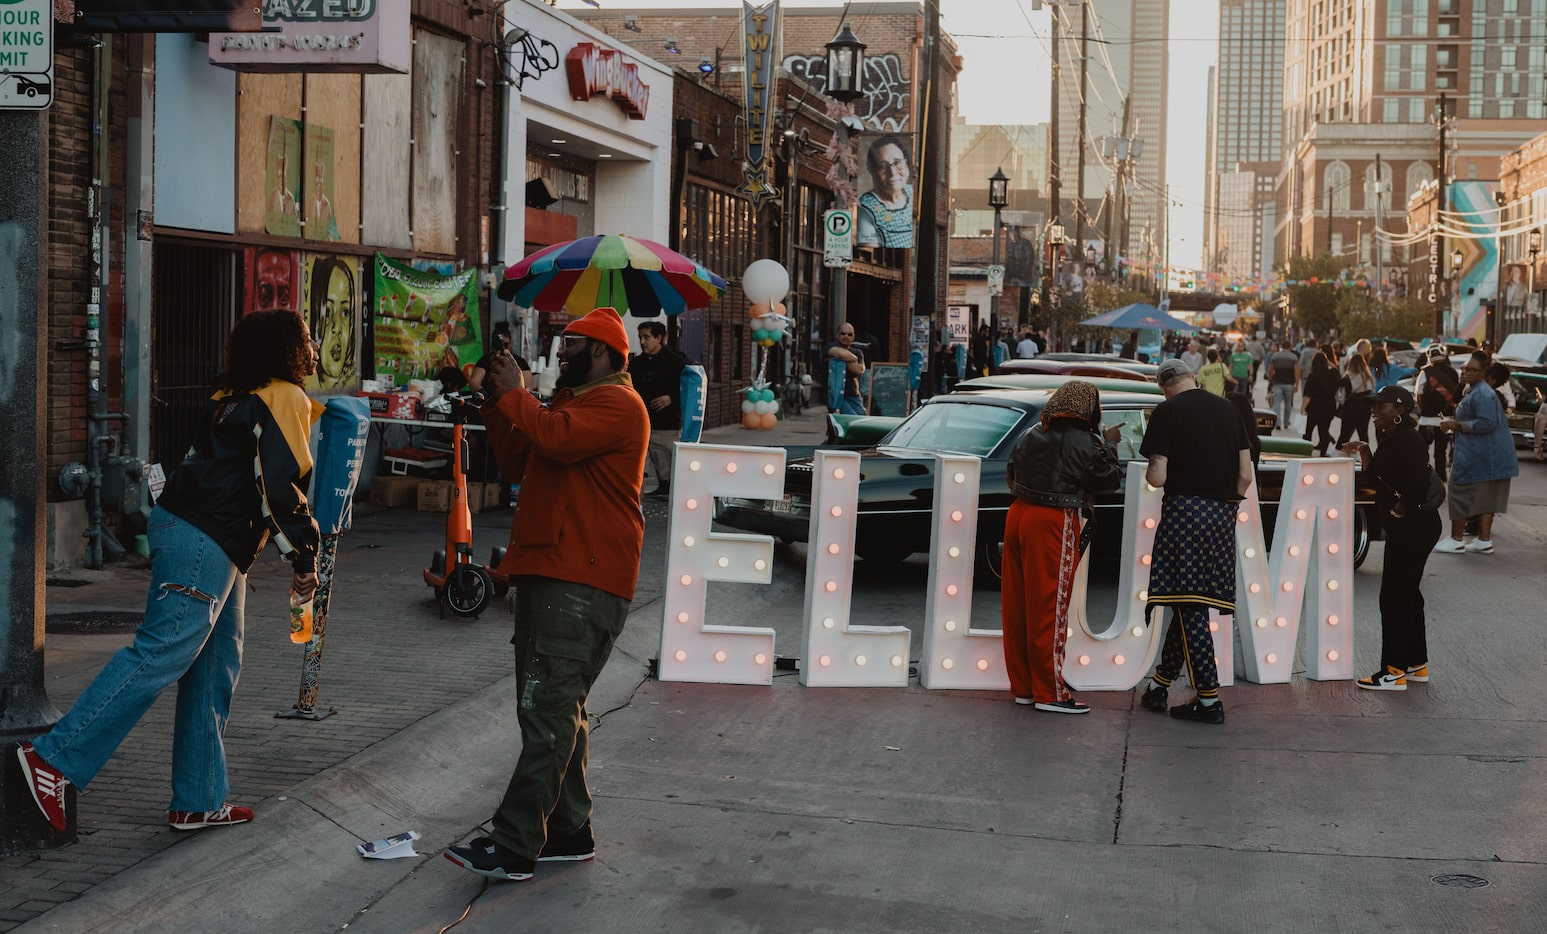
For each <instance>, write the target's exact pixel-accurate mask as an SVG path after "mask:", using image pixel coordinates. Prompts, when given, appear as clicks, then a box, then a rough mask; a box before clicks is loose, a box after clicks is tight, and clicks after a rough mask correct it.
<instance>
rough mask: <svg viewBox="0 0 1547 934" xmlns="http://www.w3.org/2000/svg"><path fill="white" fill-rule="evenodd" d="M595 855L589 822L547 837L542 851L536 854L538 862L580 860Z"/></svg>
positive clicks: (594, 839)
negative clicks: (566, 831) (559, 834)
mask: <svg viewBox="0 0 1547 934" xmlns="http://www.w3.org/2000/svg"><path fill="white" fill-rule="evenodd" d="M595 857H596V838H595V837H593V836H592V835H591V822H590V821H586V822H585V823H584V824H581V825H580V827H579V828H577V829H575V830H572V831H570V832H569V833H567V834H564V835H562V836H555V837H549V838H548V842H547V843H544V844H543V851H542V852H541V853H538V854H537V861H538V862H539V863H549V862H575V863H578V862H581V861H583V860H587V859H594V858H595Z"/></svg>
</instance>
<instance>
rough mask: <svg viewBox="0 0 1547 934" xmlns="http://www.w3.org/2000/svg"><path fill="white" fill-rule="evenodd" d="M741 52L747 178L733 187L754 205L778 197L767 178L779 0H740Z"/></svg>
mask: <svg viewBox="0 0 1547 934" xmlns="http://www.w3.org/2000/svg"><path fill="white" fill-rule="evenodd" d="M741 7H742V19H741V27H742V30H741V32H742V45H741V49H742V55H743V61H744V62H745V67H744V69H743V70H742V73H741V77H742V81H743V82H744V84H745V91H746V93H745V94H744V95H743V96H744V98H745V102H744V103H743V104H742V107H743V108H744V113H745V116H746V121H747V148H746V152H745V154H744V155H743V165H744V169H743V171H744V172H745V173H746V181H744V182H742V184H741V187H740V188H738V189H736V191H737V193H738V194H742V195H746V196H747V197H748V198H750V199H751V200H752V207H753V208H754V209H756V208H758V207H761V206H762V204H763V202H764V201H767V200H769V199H773V198H777V197H778V196H779V193H778V191H777V190H776V189H775V188H774V187H773V185H772V183H770V182H769V175H770V174H772V172H773V159H772V158H771V156H772V145H771V144H772V136H771V132H770V131H771V127H772V125H773V116H772V113H771V111H772V109H773V106H774V100H773V84H774V63H775V62H777V61H778V60H779V0H771V2H769V3H765V4H763V5H762V6H753V5H752V4H751V3H749V2H747V0H742V4H741Z"/></svg>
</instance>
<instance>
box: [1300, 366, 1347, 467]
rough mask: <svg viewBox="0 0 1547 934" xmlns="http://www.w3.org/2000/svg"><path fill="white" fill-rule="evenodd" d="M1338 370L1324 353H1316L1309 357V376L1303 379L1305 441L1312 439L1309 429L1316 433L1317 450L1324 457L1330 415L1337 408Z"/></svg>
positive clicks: (1332, 414)
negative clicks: (1310, 358) (1313, 356)
mask: <svg viewBox="0 0 1547 934" xmlns="http://www.w3.org/2000/svg"><path fill="white" fill-rule="evenodd" d="M1339 382H1340V380H1339V378H1338V371H1337V370H1335V369H1333V368H1332V365H1331V364H1330V363H1328V362H1327V355H1326V354H1317V355H1316V356H1315V358H1314V359H1312V360H1311V375H1310V378H1308V379H1307V380H1306V381H1305V440H1307V441H1309V440H1311V431H1312V430H1315V431H1317V432H1318V434H1317V439H1318V440H1317V443H1316V453H1317V454H1318V455H1320V456H1322V457H1326V456H1327V446H1328V445H1330V444H1331V443H1332V418H1333V416H1335V415H1337V411H1338V403H1337V396H1338V383H1339Z"/></svg>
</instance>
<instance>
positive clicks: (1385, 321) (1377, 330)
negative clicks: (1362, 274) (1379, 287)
mask: <svg viewBox="0 0 1547 934" xmlns="http://www.w3.org/2000/svg"><path fill="white" fill-rule="evenodd" d="M1433 317H1434V316H1433V312H1432V311H1430V309H1429V306H1428V305H1426V304H1424V303H1423V302H1420V301H1418V300H1417V299H1412V298H1405V299H1402V300H1401V301H1396V302H1386V303H1384V304H1382V303H1381V302H1380V301H1378V300H1376V298H1375V297H1374V296H1373V295H1371V294H1370V293H1369V292H1367V291H1366V290H1364V289H1346V290H1344V292H1343V295H1342V296H1341V297H1340V298H1339V299H1338V304H1337V327H1338V337H1339V338H1341V339H1342V341H1343V343H1344V344H1351V343H1353V342H1354V341H1356V340H1359V339H1360V338H1362V337H1395V338H1399V339H1401V340H1407V341H1413V342H1415V343H1416V342H1418V341H1420V340H1422V339H1423V338H1424V337H1426V336H1427V335H1428V333H1429V329H1430V328H1432V327H1433V324H1434V322H1433Z"/></svg>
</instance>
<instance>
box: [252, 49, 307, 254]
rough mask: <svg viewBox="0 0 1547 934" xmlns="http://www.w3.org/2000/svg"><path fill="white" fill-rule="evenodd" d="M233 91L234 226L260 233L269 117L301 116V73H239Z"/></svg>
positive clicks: (298, 117) (299, 117) (294, 118)
mask: <svg viewBox="0 0 1547 934" xmlns="http://www.w3.org/2000/svg"><path fill="white" fill-rule="evenodd" d="M236 93H237V106H236V137H237V138H236V205H237V208H236V229H237V231H238V232H239V233H249V234H253V233H255V234H261V233H263V205H264V197H265V196H266V195H267V194H268V191H267V189H266V187H265V181H264V179H265V177H266V176H265V173H264V166H265V159H266V158H267V156H268V151H269V118H270V117H273V116H280V117H289V118H290V119H292V120H299V119H301V76H300V75H298V74H293V75H254V74H243V75H240V76H239V77H238V79H237V85H236Z"/></svg>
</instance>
